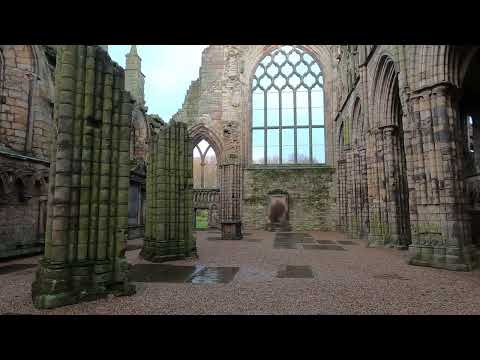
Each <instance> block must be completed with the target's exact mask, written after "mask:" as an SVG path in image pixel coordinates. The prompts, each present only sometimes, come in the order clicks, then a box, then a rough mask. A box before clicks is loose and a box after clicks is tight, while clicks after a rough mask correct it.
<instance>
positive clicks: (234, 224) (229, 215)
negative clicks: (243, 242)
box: [219, 154, 242, 240]
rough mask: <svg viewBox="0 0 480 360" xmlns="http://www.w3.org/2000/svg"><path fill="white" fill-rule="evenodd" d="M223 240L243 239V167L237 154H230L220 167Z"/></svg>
mask: <svg viewBox="0 0 480 360" xmlns="http://www.w3.org/2000/svg"><path fill="white" fill-rule="evenodd" d="M219 169H220V179H221V180H220V203H221V216H220V221H221V228H222V239H224V240H240V239H242V222H241V215H240V202H241V199H240V193H241V166H240V164H239V163H238V159H237V156H236V155H235V154H229V156H226V157H225V159H224V160H223V162H222V164H221V165H220V166H219Z"/></svg>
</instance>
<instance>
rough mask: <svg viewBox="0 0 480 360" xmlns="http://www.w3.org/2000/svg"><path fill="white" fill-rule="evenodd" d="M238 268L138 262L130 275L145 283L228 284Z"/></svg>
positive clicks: (135, 279) (136, 280)
mask: <svg viewBox="0 0 480 360" xmlns="http://www.w3.org/2000/svg"><path fill="white" fill-rule="evenodd" d="M238 270H239V268H238V267H206V266H203V265H195V266H180V265H167V264H137V265H134V266H133V268H132V270H131V272H130V275H129V277H130V279H131V280H132V281H134V282H145V283H156V282H164V283H192V284H226V283H229V282H230V281H232V280H233V278H234V277H235V275H236V274H237V272H238Z"/></svg>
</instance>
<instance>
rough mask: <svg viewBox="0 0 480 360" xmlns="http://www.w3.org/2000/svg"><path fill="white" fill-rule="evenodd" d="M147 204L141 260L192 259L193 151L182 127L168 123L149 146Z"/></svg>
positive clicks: (185, 127) (180, 124) (194, 247)
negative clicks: (190, 257)
mask: <svg viewBox="0 0 480 360" xmlns="http://www.w3.org/2000/svg"><path fill="white" fill-rule="evenodd" d="M147 204H148V207H147V220H146V224H145V239H144V245H143V248H142V251H141V252H140V256H142V257H143V258H144V259H146V260H149V261H153V262H163V261H170V260H177V259H183V258H186V257H189V256H192V255H195V254H196V245H195V239H194V237H193V234H192V227H193V148H192V140H191V138H190V136H189V135H188V131H187V125H186V124H184V123H181V122H176V121H171V122H170V124H169V125H168V126H166V127H165V128H163V129H161V130H160V131H159V132H158V134H156V135H155V136H154V138H153V139H152V141H151V142H150V160H149V165H148V170H147Z"/></svg>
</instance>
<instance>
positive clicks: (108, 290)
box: [31, 261, 136, 309]
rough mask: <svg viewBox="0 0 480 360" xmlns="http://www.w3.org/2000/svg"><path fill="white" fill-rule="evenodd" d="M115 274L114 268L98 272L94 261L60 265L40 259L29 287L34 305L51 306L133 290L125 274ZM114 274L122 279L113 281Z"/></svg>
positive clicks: (128, 292)
mask: <svg viewBox="0 0 480 360" xmlns="http://www.w3.org/2000/svg"><path fill="white" fill-rule="evenodd" d="M115 275H116V274H114V273H113V271H110V272H107V273H103V274H97V273H96V272H95V264H89V265H86V264H81V265H79V266H77V265H64V266H60V265H54V264H49V263H47V262H44V261H40V266H39V268H38V270H37V273H36V278H35V280H34V282H33V284H32V288H31V293H32V301H33V305H34V306H35V307H36V308H38V309H53V308H56V307H61V306H66V305H73V304H77V303H80V302H85V301H93V300H97V299H100V298H105V297H107V296H108V295H109V294H113V295H114V296H128V295H133V294H135V292H136V290H135V285H133V284H131V283H129V282H128V277H127V274H121V275H120V276H115ZM117 275H119V274H117ZM115 277H117V278H122V279H123V280H122V281H115V280H113V279H114V278H115Z"/></svg>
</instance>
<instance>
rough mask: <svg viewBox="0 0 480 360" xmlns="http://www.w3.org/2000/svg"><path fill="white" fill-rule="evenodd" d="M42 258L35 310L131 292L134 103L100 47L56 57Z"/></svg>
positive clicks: (66, 49)
mask: <svg viewBox="0 0 480 360" xmlns="http://www.w3.org/2000/svg"><path fill="white" fill-rule="evenodd" d="M55 82H56V87H55V89H56V94H55V108H54V126H55V131H54V132H53V139H52V144H51V165H50V179H49V194H48V215H47V228H46V240H45V254H44V256H43V258H42V260H41V261H40V266H39V269H38V271H37V274H36V278H35V281H34V283H33V284H32V299H33V302H34V305H35V306H36V307H39V308H53V307H57V306H62V305H67V304H72V303H75V302H79V301H82V300H87V299H91V298H95V297H98V296H105V295H106V294H108V293H109V292H113V293H115V294H117V295H127V294H132V293H134V291H135V288H134V286H132V285H131V284H129V283H128V279H127V273H128V267H129V265H128V263H127V262H126V259H125V256H124V254H125V250H126V243H125V240H126V238H125V236H126V232H127V226H128V219H127V208H128V181H129V172H130V169H129V164H128V161H129V157H128V151H129V136H130V131H129V128H130V122H131V112H132V101H131V98H130V95H129V94H128V92H126V91H124V90H123V88H124V71H123V69H122V68H120V67H118V66H117V65H116V64H115V63H113V62H112V61H111V60H110V58H109V56H108V55H107V53H106V52H105V51H104V50H102V49H100V48H99V47H98V46H83V45H66V46H60V47H59V48H58V52H57V66H56V75H55Z"/></svg>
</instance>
